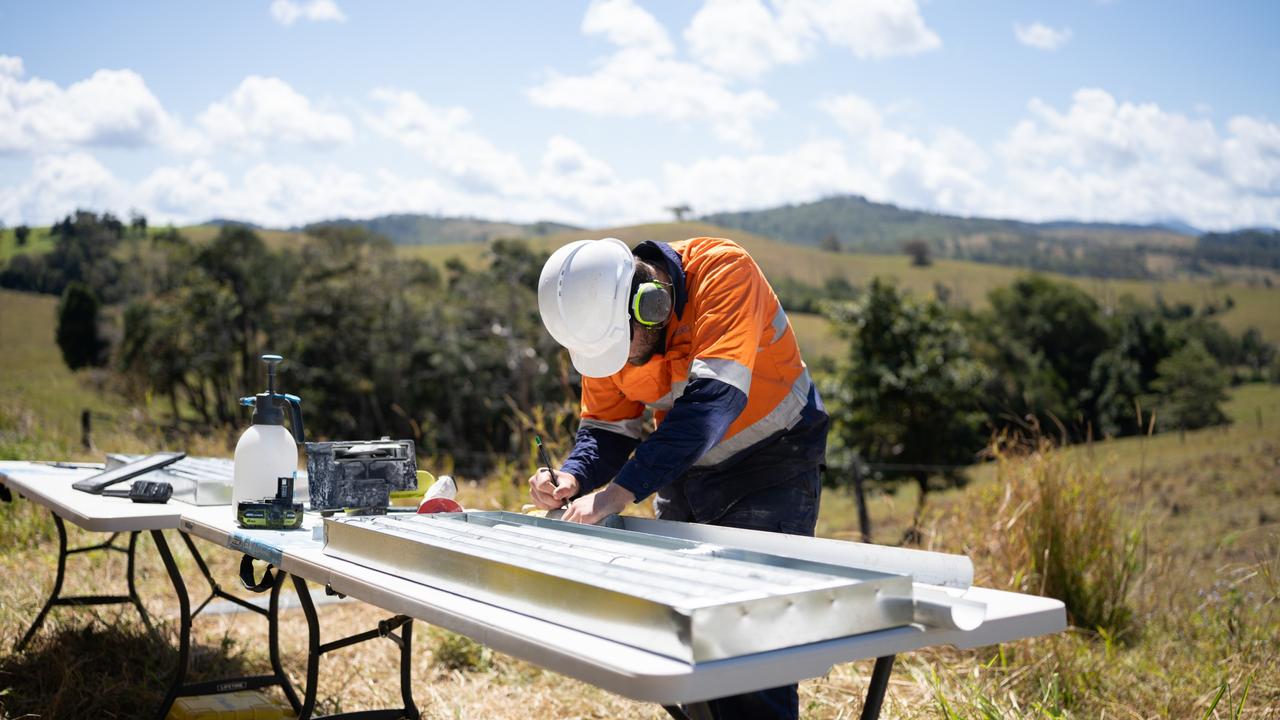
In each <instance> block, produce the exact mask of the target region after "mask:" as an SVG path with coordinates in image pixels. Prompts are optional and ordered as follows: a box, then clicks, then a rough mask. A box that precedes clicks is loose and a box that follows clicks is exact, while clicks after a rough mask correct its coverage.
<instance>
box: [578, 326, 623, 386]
mask: <svg viewBox="0 0 1280 720" xmlns="http://www.w3.org/2000/svg"><path fill="white" fill-rule="evenodd" d="M630 355H631V333H630V332H627V333H623V334H622V337H621V338H619V339H618V340H617V341H615V342H613V343H611V344H610V345H609V347H607V348H605V350H604V351H603V352H601V353H599V354H598V355H584V354H582V353H579V352H574V351H573V350H570V351H569V359H570V360H572V361H573V367H574V368H576V369H577V370H578V372H579V373H582V376H583V377H590V378H604V377H609V376H610V375H613V374H614V373H616V372H618V371H619V370H621V369H622V368H623V367H625V366H626V364H627V358H628V357H630Z"/></svg>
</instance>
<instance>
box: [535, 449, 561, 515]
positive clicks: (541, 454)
mask: <svg viewBox="0 0 1280 720" xmlns="http://www.w3.org/2000/svg"><path fill="white" fill-rule="evenodd" d="M533 442H534V444H535V445H537V446H538V459H539V460H541V461H542V465H543V467H545V468H546V469H547V474H548V475H550V476H551V484H553V485H555V486H556V487H560V483H559V482H557V481H556V474H555V472H553V471H552V470H551V459H550V458H548V457H547V447H546V446H545V445H543V444H542V436H541V435H534V436H533ZM568 506H569V501H568V500H565V501H564V507H568Z"/></svg>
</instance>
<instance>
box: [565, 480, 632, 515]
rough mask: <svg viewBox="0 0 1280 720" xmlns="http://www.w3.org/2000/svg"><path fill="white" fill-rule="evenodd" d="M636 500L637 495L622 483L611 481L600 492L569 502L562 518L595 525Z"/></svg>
mask: <svg viewBox="0 0 1280 720" xmlns="http://www.w3.org/2000/svg"><path fill="white" fill-rule="evenodd" d="M635 501H636V496H635V495H632V494H631V491H630V490H628V489H626V488H624V487H622V486H621V485H615V484H613V483H609V484H608V485H606V486H605V488H604V489H603V490H601V491H600V492H597V493H592V494H590V495H587V496H584V497H580V498H578V499H577V500H574V501H573V502H571V503H569V507H568V508H566V509H565V511H564V515H563V516H562V517H561V518H560V519H561V520H568V521H569V522H576V523H582V524H583V525H595V524H597V523H599V522H600V521H601V520H603V519H605V518H606V517H608V516H609V515H613V514H615V513H619V512H622V509H623V508H625V507H626V506H627V505H629V504H630V503H633V502H635Z"/></svg>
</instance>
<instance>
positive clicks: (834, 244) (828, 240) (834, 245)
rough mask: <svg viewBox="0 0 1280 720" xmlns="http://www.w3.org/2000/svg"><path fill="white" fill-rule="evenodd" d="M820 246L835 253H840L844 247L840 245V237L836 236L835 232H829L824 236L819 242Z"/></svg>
mask: <svg viewBox="0 0 1280 720" xmlns="http://www.w3.org/2000/svg"><path fill="white" fill-rule="evenodd" d="M818 247H820V248H822V249H823V250H826V251H827V252H834V253H838V252H840V251H841V250H842V249H843V248H841V247H840V238H838V237H836V234H835V233H827V235H826V236H824V237H823V238H822V242H821V243H819V244H818Z"/></svg>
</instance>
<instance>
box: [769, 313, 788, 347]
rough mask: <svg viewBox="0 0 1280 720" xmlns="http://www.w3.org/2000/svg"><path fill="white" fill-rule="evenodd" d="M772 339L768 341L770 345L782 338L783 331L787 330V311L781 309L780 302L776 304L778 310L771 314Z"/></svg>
mask: <svg viewBox="0 0 1280 720" xmlns="http://www.w3.org/2000/svg"><path fill="white" fill-rule="evenodd" d="M770 324H771V325H773V339H772V340H770V341H769V344H770V345H772V344H774V343H776V342H778V341H779V340H781V339H782V335H783V333H785V332H786V331H787V311H786V310H783V309H782V304H781V303H779V304H778V312H776V313H774V314H773V322H772V323H770Z"/></svg>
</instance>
